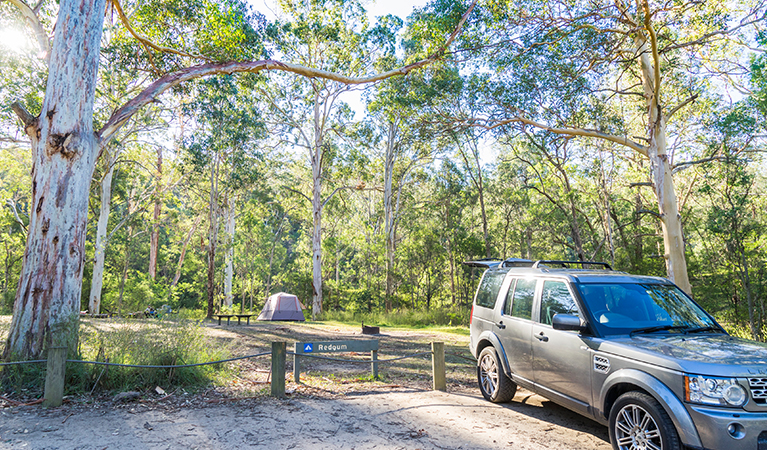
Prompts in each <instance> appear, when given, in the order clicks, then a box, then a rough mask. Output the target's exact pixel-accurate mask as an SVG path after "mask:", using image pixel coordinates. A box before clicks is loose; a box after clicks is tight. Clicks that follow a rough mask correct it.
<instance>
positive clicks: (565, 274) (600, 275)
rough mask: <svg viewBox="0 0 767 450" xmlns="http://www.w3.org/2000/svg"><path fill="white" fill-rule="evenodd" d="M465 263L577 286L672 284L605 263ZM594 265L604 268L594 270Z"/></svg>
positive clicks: (505, 261)
mask: <svg viewBox="0 0 767 450" xmlns="http://www.w3.org/2000/svg"><path fill="white" fill-rule="evenodd" d="M464 264H465V265H467V266H470V267H485V268H487V270H488V271H489V272H496V273H498V272H501V273H505V272H508V273H513V274H514V275H518V276H536V277H541V276H544V277H545V276H554V277H558V278H566V279H569V280H570V281H571V282H574V283H652V284H669V285H671V284H673V283H672V282H671V281H670V280H668V279H666V278H662V277H654V276H647V275H632V274H630V273H627V272H621V271H616V270H612V268H611V267H610V265H608V264H606V263H600V262H590V261H547V260H540V261H531V260H529V259H518V258H509V259H506V260H503V261H501V260H499V259H483V260H478V261H467V262H465V263H464ZM549 265H563V266H568V265H580V266H581V267H588V268H572V267H563V268H559V267H549ZM594 266H596V267H603V268H602V269H594V268H593V267H594Z"/></svg>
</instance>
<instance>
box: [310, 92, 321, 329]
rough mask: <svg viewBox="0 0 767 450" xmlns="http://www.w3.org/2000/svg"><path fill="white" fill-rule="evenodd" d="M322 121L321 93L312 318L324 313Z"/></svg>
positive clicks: (314, 157)
mask: <svg viewBox="0 0 767 450" xmlns="http://www.w3.org/2000/svg"><path fill="white" fill-rule="evenodd" d="M322 154H323V148H322V121H321V117H320V101H319V95H316V94H315V99H314V148H313V149H312V156H311V162H312V220H313V222H314V229H313V231H312V290H313V292H312V320H317V315H318V314H322V206H323V205H322Z"/></svg>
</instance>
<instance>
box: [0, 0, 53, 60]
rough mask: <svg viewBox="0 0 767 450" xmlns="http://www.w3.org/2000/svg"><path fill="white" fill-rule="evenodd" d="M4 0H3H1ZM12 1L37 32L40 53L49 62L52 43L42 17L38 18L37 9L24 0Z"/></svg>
mask: <svg viewBox="0 0 767 450" xmlns="http://www.w3.org/2000/svg"><path fill="white" fill-rule="evenodd" d="M0 1H2V0H0ZM8 1H9V2H11V4H12V5H13V6H15V7H16V8H17V9H18V10H19V12H20V13H21V15H22V16H23V17H24V19H25V20H26V22H27V25H29V27H30V28H32V31H34V32H35V38H37V45H39V46H40V53H41V55H42V56H41V57H42V58H43V59H44V60H45V62H49V60H50V56H51V43H50V41H49V40H48V34H47V33H46V32H45V30H44V29H43V25H42V24H41V23H40V19H38V18H37V14H35V10H33V9H32V8H30V7H29V5H27V4H26V2H24V0H8ZM39 7H40V5H39V4H38V5H37V6H35V9H37V8H39Z"/></svg>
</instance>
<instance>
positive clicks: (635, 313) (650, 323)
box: [579, 283, 720, 335]
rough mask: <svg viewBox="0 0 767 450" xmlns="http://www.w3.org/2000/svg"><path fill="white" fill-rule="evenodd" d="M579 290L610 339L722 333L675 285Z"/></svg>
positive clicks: (597, 285)
mask: <svg viewBox="0 0 767 450" xmlns="http://www.w3.org/2000/svg"><path fill="white" fill-rule="evenodd" d="M579 289H580V292H581V296H582V298H583V299H584V301H585V302H586V304H587V305H588V307H589V310H590V311H591V313H592V315H593V317H594V320H595V322H596V323H597V327H598V328H599V329H600V330H601V331H602V333H603V334H606V335H614V334H627V333H632V334H635V333H643V332H647V333H679V332H698V331H710V332H719V331H720V329H719V327H718V326H717V324H716V322H714V321H713V320H712V319H711V317H710V316H709V315H708V314H706V313H705V312H704V311H703V309H701V308H700V306H698V305H696V304H695V302H693V301H692V300H691V299H690V298H689V297H687V296H686V295H685V294H684V293H683V292H682V291H681V290H679V288H678V287H676V286H673V285H666V284H633V283H604V284H603V283H594V284H581V285H579Z"/></svg>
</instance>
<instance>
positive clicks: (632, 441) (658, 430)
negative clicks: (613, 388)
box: [609, 391, 682, 450]
mask: <svg viewBox="0 0 767 450" xmlns="http://www.w3.org/2000/svg"><path fill="white" fill-rule="evenodd" d="M609 430H610V443H611V444H612V446H613V449H614V450H629V449H631V450H645V449H646V450H650V449H653V450H655V449H659V450H681V448H682V444H681V442H680V440H679V433H677V431H676V428H674V423H673V422H672V421H671V418H670V417H669V415H668V413H667V412H666V410H665V409H663V406H661V404H660V403H659V402H658V401H657V400H655V399H654V398H653V397H652V396H650V395H647V394H645V393H644V392H639V391H631V392H627V393H625V394H623V395H621V396H620V397H618V400H616V401H615V404H613V407H612V408H611V409H610V421H609Z"/></svg>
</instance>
